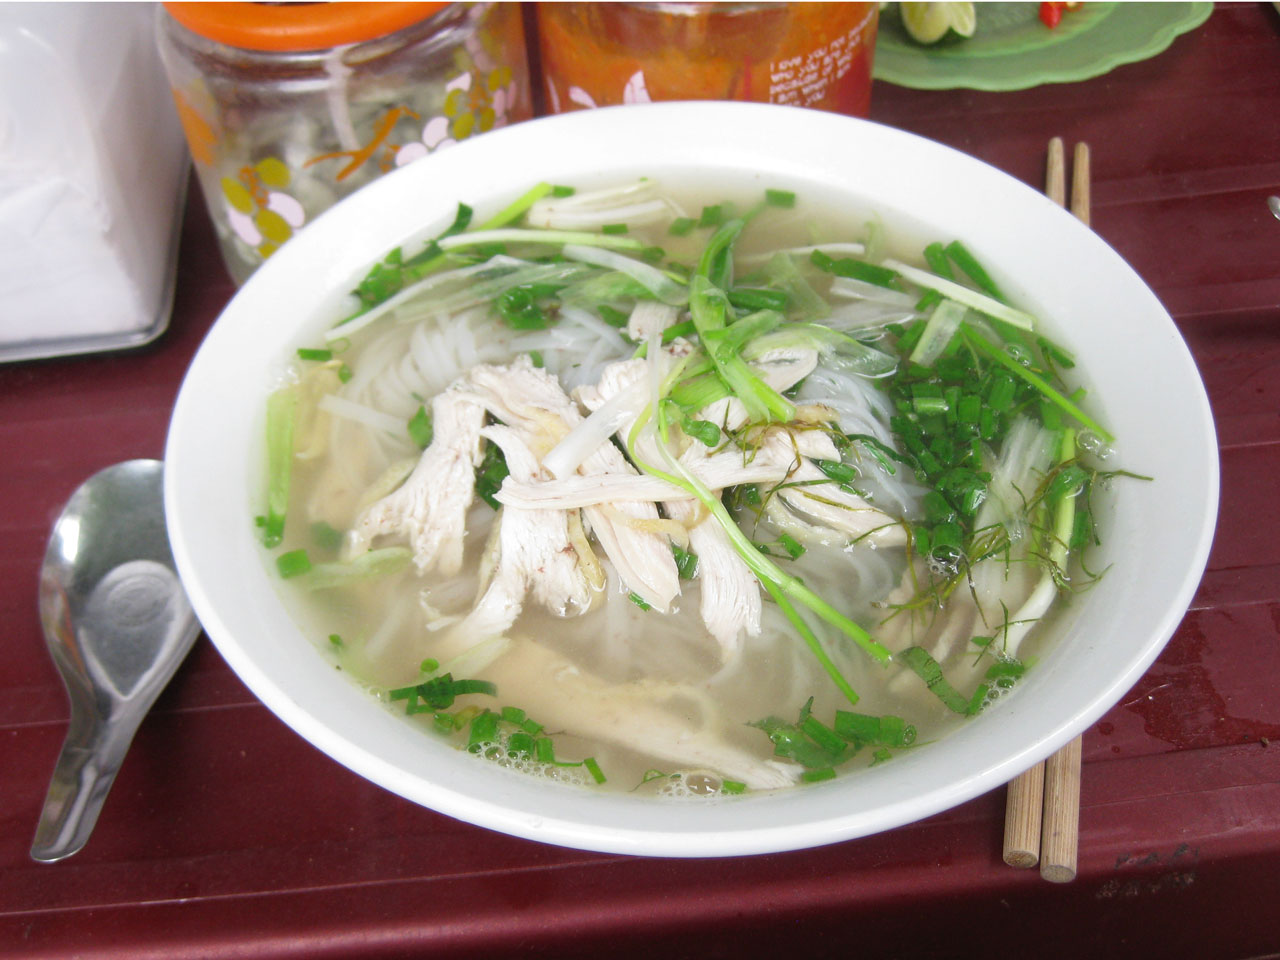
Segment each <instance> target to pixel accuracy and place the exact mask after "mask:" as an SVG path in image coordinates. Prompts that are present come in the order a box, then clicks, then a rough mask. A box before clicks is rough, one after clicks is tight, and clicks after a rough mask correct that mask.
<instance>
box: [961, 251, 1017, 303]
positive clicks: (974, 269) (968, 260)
mask: <svg viewBox="0 0 1280 960" xmlns="http://www.w3.org/2000/svg"><path fill="white" fill-rule="evenodd" d="M946 249H947V256H948V257H950V258H951V260H952V262H954V263H955V265H956V266H958V267H959V268H960V269H961V270H963V271H964V272H965V273H966V274H967V275H968V276H969V279H970V280H972V281H973V282H974V283H976V284H977V285H978V288H979V289H980V290H982V292H983V293H985V294H986V295H987V296H989V297H991V298H992V299H994V300H999V301H1000V302H1001V303H1007V302H1008V300H1007V298H1006V297H1005V295H1004V292H1003V291H1002V290H1001V289H1000V288H999V287H998V286H996V282H995V281H994V280H992V279H991V277H990V276H989V275H988V274H987V271H986V270H985V269H983V266H982V264H980V263H979V262H978V260H977V258H976V257H974V255H973V254H972V253H970V252H969V249H968V248H967V247H966V246H965V245H964V244H963V243H961V242H960V241H959V240H952V241H951V242H950V243H949V244H947V248H946Z"/></svg>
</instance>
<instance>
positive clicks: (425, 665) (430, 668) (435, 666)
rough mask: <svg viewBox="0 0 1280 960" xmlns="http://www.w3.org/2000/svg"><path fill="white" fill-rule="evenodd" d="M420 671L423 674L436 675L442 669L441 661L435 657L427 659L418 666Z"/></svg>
mask: <svg viewBox="0 0 1280 960" xmlns="http://www.w3.org/2000/svg"><path fill="white" fill-rule="evenodd" d="M418 669H419V670H421V671H422V672H423V673H435V672H436V671H437V670H439V669H440V661H439V660H437V659H435V658H434V657H427V659H425V660H423V661H422V662H421V663H420V664H418Z"/></svg>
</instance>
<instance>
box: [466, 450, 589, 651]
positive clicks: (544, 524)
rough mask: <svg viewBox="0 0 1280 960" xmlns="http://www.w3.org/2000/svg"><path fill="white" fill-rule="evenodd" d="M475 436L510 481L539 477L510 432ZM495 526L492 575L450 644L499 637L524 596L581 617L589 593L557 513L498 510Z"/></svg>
mask: <svg viewBox="0 0 1280 960" xmlns="http://www.w3.org/2000/svg"><path fill="white" fill-rule="evenodd" d="M481 435H482V436H484V437H485V438H487V439H488V440H490V441H492V442H494V443H496V444H497V445H498V446H499V447H501V448H502V452H503V454H504V455H505V456H506V459H507V468H508V469H509V470H510V471H511V476H513V477H519V478H522V479H524V480H532V479H534V478H535V477H537V476H538V475H539V473H540V472H541V471H540V469H539V467H538V461H537V460H536V459H535V458H534V456H533V454H532V453H531V452H530V450H529V448H528V447H527V446H525V444H524V443H523V442H522V441H521V440H520V438H519V436H518V435H517V433H516V432H515V431H514V430H513V429H511V428H510V427H503V426H489V427H485V428H484V429H483V430H482V431H481ZM497 523H498V525H499V526H498V535H497V549H496V563H495V566H494V570H493V574H492V576H491V577H490V579H489V583H488V586H487V587H486V588H485V591H484V593H483V594H482V595H481V597H480V599H479V601H478V602H477V603H476V606H475V608H474V609H473V610H472V611H471V612H470V613H469V614H468V615H467V616H466V617H465V618H463V620H462V621H461V622H460V623H458V624H457V625H456V626H455V627H454V628H453V629H452V632H451V639H452V638H454V637H456V638H464V639H465V642H466V643H468V644H470V643H472V642H476V641H483V640H487V639H489V638H491V637H495V636H501V635H502V634H504V633H506V632H507V630H508V629H509V628H510V626H511V624H513V623H514V622H515V619H516V617H518V616H519V615H520V610H521V608H522V607H523V605H524V601H525V596H526V595H527V594H529V593H532V595H533V598H534V600H535V601H537V602H538V603H540V604H542V606H544V607H546V608H547V609H548V610H550V611H551V612H552V613H555V614H557V615H559V616H569V615H572V614H576V613H581V612H582V611H583V610H585V609H586V608H587V607H588V606H589V605H590V603H591V588H590V586H589V585H588V584H587V578H586V576H585V574H584V573H583V570H582V566H581V564H579V562H578V553H577V551H576V550H575V549H574V548H573V545H572V544H571V543H570V530H569V521H568V517H567V516H566V514H565V512H564V511H563V510H524V509H521V508H519V507H503V509H502V513H501V515H500V516H499V517H498V520H497Z"/></svg>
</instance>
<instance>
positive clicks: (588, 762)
mask: <svg viewBox="0 0 1280 960" xmlns="http://www.w3.org/2000/svg"><path fill="white" fill-rule="evenodd" d="M582 765H583V766H584V767H586V768H587V773H589V774H591V779H592V780H594V781H595V782H596V783H604V781H605V776H604V771H603V770H601V769H600V764H598V763H596V758H595V757H586V758H585V759H584V760H583V761H582Z"/></svg>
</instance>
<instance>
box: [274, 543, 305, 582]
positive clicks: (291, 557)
mask: <svg viewBox="0 0 1280 960" xmlns="http://www.w3.org/2000/svg"><path fill="white" fill-rule="evenodd" d="M276 569H277V570H279V571H280V576H281V577H283V578H284V579H286V580H288V579H289V578H290V577H298V576H301V575H302V574H304V573H307V572H308V571H309V570H310V569H311V558H310V557H308V556H307V551H306V550H290V551H289V552H288V553H282V554H280V556H278V557H276Z"/></svg>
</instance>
